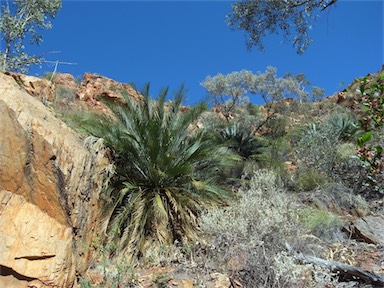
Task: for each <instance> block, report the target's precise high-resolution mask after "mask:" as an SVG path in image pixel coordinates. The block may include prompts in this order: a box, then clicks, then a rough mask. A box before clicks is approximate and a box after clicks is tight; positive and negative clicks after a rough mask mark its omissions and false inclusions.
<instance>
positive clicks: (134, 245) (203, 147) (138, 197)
mask: <svg viewBox="0 0 384 288" xmlns="http://www.w3.org/2000/svg"><path fill="white" fill-rule="evenodd" d="M149 87H150V86H149V84H147V85H146V86H145V87H144V89H143V90H142V92H141V95H142V99H141V100H139V101H136V100H134V99H132V97H131V96H130V95H128V93H126V92H122V96H123V98H124V101H111V100H105V104H106V105H107V106H108V107H109V108H110V111H111V112H112V114H113V117H109V116H106V115H96V114H92V115H90V116H89V117H88V116H87V117H83V118H82V119H81V121H80V122H79V123H81V127H82V129H83V130H84V131H87V133H89V134H92V135H94V136H96V137H101V138H103V139H104V142H105V144H106V145H107V146H109V147H110V148H111V149H112V151H113V155H114V160H115V166H116V175H115V177H114V178H113V183H112V188H111V189H110V190H108V191H106V194H105V195H104V196H105V198H107V201H105V202H104V204H103V205H104V210H103V211H104V214H103V217H104V218H103V219H105V222H104V227H105V230H104V231H106V233H107V234H108V239H109V241H112V242H114V243H115V244H116V245H117V250H116V252H118V251H127V253H131V255H135V256H139V255H143V254H144V253H145V249H146V247H148V245H154V243H158V244H172V243H173V242H174V241H175V240H179V241H183V240H184V239H195V237H197V235H198V217H199V215H200V212H201V211H202V210H203V209H206V208H207V207H210V206H215V205H223V204H226V203H227V202H228V199H229V198H230V194H229V193H228V192H227V191H226V190H225V189H223V188H222V187H220V186H219V185H218V183H219V182H218V181H217V179H216V178H217V174H218V173H217V172H218V171H220V170H221V169H223V167H225V166H230V165H232V164H231V163H232V162H233V160H234V159H235V158H236V156H235V154H234V153H233V152H232V151H230V149H228V147H225V146H223V145H221V144H218V143H217V141H214V139H213V138H212V137H210V136H209V135H208V134H207V133H206V131H204V130H192V129H191V127H193V126H192V125H193V124H194V123H195V121H197V119H198V118H199V116H200V115H201V113H203V112H204V111H205V110H206V105H205V104H203V103H200V104H198V105H195V106H193V107H191V108H190V109H188V110H187V111H183V112H181V111H180V108H181V105H182V101H183V95H184V93H185V89H184V87H183V86H181V88H180V89H179V90H178V91H177V92H176V93H175V96H174V99H173V101H171V102H166V98H167V96H168V91H169V89H168V88H165V89H163V90H161V91H160V94H159V97H158V98H157V99H156V100H154V99H152V98H151V97H150V94H149Z"/></svg>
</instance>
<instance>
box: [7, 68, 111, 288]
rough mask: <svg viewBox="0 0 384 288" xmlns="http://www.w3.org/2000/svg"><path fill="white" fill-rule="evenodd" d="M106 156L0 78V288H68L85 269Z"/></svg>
mask: <svg viewBox="0 0 384 288" xmlns="http://www.w3.org/2000/svg"><path fill="white" fill-rule="evenodd" d="M96 146H97V147H98V148H96ZM106 153H107V151H106V150H105V149H104V148H100V146H99V145H95V146H94V147H93V149H92V145H91V146H90V147H88V148H87V147H85V145H84V143H83V141H82V140H81V139H80V138H79V136H78V135H77V134H76V133H75V132H74V131H73V130H72V129H70V128H68V127H67V126H66V125H65V123H64V122H62V121H61V120H59V119H57V118H56V117H55V116H54V113H53V112H52V111H51V110H50V109H49V108H48V107H47V106H45V105H44V104H43V103H42V102H41V101H40V100H39V99H38V98H34V97H31V96H30V95H29V94H28V93H27V92H26V91H25V90H24V89H23V88H22V87H20V85H19V84H18V83H17V82H16V80H15V79H14V78H13V77H11V76H8V75H5V74H2V73H0V231H1V233H0V287H27V286H28V285H32V284H31V283H33V286H36V287H72V286H73V284H74V283H75V281H76V275H80V274H82V273H83V272H84V271H85V270H86V269H87V267H88V264H89V260H90V256H91V255H90V253H91V251H90V247H91V245H92V240H93V238H94V236H95V234H96V233H97V232H98V228H97V227H98V225H97V222H98V218H97V216H98V212H99V206H98V204H99V195H100V192H101V191H102V189H103V185H104V179H105V173H106V169H107V168H108V167H109V165H110V163H109V160H108V157H107V154H106ZM11 278H12V279H11ZM9 283H12V284H9ZM26 283H28V285H26Z"/></svg>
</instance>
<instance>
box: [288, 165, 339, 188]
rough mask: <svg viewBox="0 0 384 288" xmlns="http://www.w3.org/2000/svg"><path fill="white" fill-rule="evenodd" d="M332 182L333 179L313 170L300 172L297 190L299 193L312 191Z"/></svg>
mask: <svg viewBox="0 0 384 288" xmlns="http://www.w3.org/2000/svg"><path fill="white" fill-rule="evenodd" d="M330 180H331V179H330V178H329V177H327V176H326V175H324V174H323V173H322V172H319V171H316V170H312V169H307V170H302V171H299V175H298V177H297V180H296V188H297V190H299V191H312V190H315V189H317V188H318V187H320V186H322V185H324V184H326V183H328V182H330Z"/></svg>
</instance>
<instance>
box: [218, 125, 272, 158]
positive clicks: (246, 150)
mask: <svg viewBox="0 0 384 288" xmlns="http://www.w3.org/2000/svg"><path fill="white" fill-rule="evenodd" d="M220 137H221V138H222V139H223V140H227V141H228V143H229V147H230V148H231V149H233V150H234V151H235V152H236V153H237V154H238V155H240V156H241V157H243V158H244V159H249V158H251V157H252V156H255V155H258V154H261V153H262V151H261V150H262V148H263V147H264V145H263V143H262V142H261V141H260V139H257V138H256V137H255V136H254V135H252V133H251V131H249V129H248V130H247V129H245V128H243V127H241V126H240V125H239V124H238V123H236V122H235V123H233V124H231V125H230V126H228V127H226V128H225V129H223V130H222V131H220Z"/></svg>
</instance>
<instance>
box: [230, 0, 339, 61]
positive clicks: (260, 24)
mask: <svg viewBox="0 0 384 288" xmlns="http://www.w3.org/2000/svg"><path fill="white" fill-rule="evenodd" d="M336 1H337V0H306V1H295V0H281V1H276V0H263V1H259V0H238V1H236V3H234V4H233V5H232V11H231V13H230V14H229V15H227V22H228V25H230V26H232V28H234V29H240V30H244V31H245V32H246V33H247V34H248V38H247V42H246V43H247V47H248V48H249V49H251V48H252V47H254V46H256V47H257V48H259V49H260V50H264V45H263V42H262V39H263V38H264V37H265V36H266V35H267V33H268V34H279V33H282V34H283V36H284V38H285V40H286V41H288V42H292V44H293V46H294V47H295V48H296V51H297V53H298V54H302V53H304V51H305V50H306V48H307V47H308V46H309V45H310V44H311V42H312V40H311V38H310V37H309V34H308V31H309V30H311V28H312V24H314V23H315V22H316V19H317V18H318V17H319V14H320V12H321V11H323V10H324V9H326V8H328V7H330V6H331V5H332V4H334V3H335V2H336Z"/></svg>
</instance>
